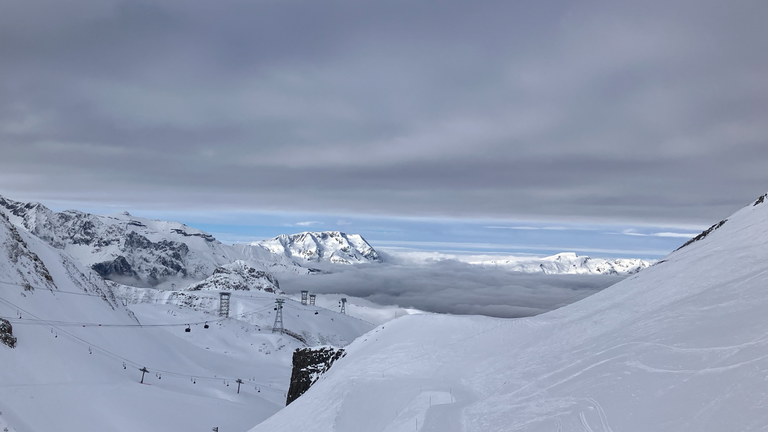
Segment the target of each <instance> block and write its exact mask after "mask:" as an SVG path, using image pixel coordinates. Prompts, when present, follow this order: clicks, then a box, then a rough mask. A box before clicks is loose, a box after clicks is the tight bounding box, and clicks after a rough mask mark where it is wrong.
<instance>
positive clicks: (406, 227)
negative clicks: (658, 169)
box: [57, 209, 706, 259]
mask: <svg viewBox="0 0 768 432" xmlns="http://www.w3.org/2000/svg"><path fill="white" fill-rule="evenodd" d="M57 210H60V209H57ZM86 211H89V212H93V213H97V214H106V213H117V212H118V210H117V209H86ZM131 214H133V215H134V216H139V217H146V218H150V219H161V220H171V221H178V222H182V223H185V224H187V225H189V226H191V227H194V228H198V229H201V230H203V231H206V232H209V233H211V234H213V235H214V236H215V237H216V238H217V239H219V240H221V241H222V242H224V243H251V242H256V241H259V240H263V239H267V238H272V237H275V236H277V235H279V234H292V233H297V232H302V231H343V232H348V233H356V234H361V235H362V236H363V237H364V238H365V239H366V240H368V242H369V243H371V245H373V246H374V247H375V248H377V249H384V250H386V249H400V250H403V249H405V250H416V251H434V252H444V253H453V254H462V253H465V254H485V255H494V254H498V255H521V256H547V255H553V254H556V253H559V252H576V253H577V254H579V255H590V256H593V257H604V258H622V257H624V258H644V259H659V258H661V257H663V256H665V255H666V254H668V253H669V252H671V251H673V250H675V249H676V248H678V247H679V246H680V245H681V244H682V243H684V242H685V241H686V240H687V239H688V238H691V237H693V236H695V235H697V234H698V233H699V232H701V230H702V229H703V228H706V227H697V226H685V227H679V226H677V227H676V226H663V225H632V224H610V223H564V222H557V223H546V222H537V221H529V220H528V221H526V220H518V221H514V220H488V219H452V218H423V217H388V216H360V215H333V214H317V213H282V212H218V211H191V212H162V211H152V210H146V211H143V210H137V209H131Z"/></svg>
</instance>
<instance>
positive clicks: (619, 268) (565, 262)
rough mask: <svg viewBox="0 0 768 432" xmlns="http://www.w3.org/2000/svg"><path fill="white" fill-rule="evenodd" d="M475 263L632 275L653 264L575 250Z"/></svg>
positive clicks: (542, 270)
mask: <svg viewBox="0 0 768 432" xmlns="http://www.w3.org/2000/svg"><path fill="white" fill-rule="evenodd" d="M473 264H477V265H482V266H496V267H502V268H504V269H507V270H509V271H516V272H523V273H545V274H609V275H631V274H635V273H637V272H639V271H640V270H643V269H645V268H648V267H650V266H651V263H650V262H648V261H643V260H641V259H632V258H619V259H604V258H590V257H588V256H578V255H576V254H575V253H573V252H564V253H559V254H557V255H553V256H549V257H545V258H539V259H530V258H520V259H518V260H492V261H481V262H474V263H473Z"/></svg>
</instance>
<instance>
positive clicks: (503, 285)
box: [280, 260, 624, 318]
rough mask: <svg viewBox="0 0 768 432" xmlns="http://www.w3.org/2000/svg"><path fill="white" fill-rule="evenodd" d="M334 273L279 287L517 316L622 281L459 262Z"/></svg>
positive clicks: (284, 281) (293, 278)
mask: <svg viewBox="0 0 768 432" xmlns="http://www.w3.org/2000/svg"><path fill="white" fill-rule="evenodd" d="M334 270H335V271H336V272H335V273H331V274H324V275H313V276H298V275H280V286H281V288H282V289H283V290H284V291H286V292H287V293H298V292H300V291H301V290H308V291H311V292H313V293H316V294H335V293H339V294H344V295H349V296H355V297H361V298H364V299H367V300H370V301H372V302H374V303H377V304H381V305H397V306H400V307H411V308H417V309H421V310H425V311H430V312H439V313H451V314H470V315H488V316H495V317H502V318H516V317H523V316H531V315H537V314H540V313H543V312H546V311H549V310H553V309H556V308H558V307H562V306H564V305H566V304H570V303H573V302H575V301H578V300H580V299H582V298H584V297H587V296H589V295H591V294H594V293H596V292H599V291H601V290H602V289H605V288H607V287H609V286H611V285H613V284H615V283H616V282H618V281H620V280H622V279H623V278H624V277H620V276H605V275H599V276H591V275H544V274H524V273H515V272H508V271H505V270H502V269H493V268H483V267H478V266H473V265H471V264H467V263H462V262H459V261H455V260H442V261H436V262H433V263H428V264H425V265H404V264H382V265H371V266H355V267H352V266H350V267H349V268H344V269H341V270H338V269H334Z"/></svg>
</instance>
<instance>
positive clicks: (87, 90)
mask: <svg viewBox="0 0 768 432" xmlns="http://www.w3.org/2000/svg"><path fill="white" fill-rule="evenodd" d="M766 16H768V2H765V1H764V0H755V1H742V0H729V1H711V0H695V1H693V0H692V1H678V0H644V1H589V0H585V1H578V2H574V1H564V0H559V1H508V0H504V1H494V0H488V1H468V0H463V1H456V0H440V1H436V0H420V1H412V0H387V1H359V0H355V1H333V0H330V1H317V0H311V1H309V0H308V1H293V0H279V1H278V0H274V1H272V0H218V1H215V2H211V1H202V0H184V1H171V0H152V1H151V2H150V1H141V0H131V1H113V0H75V1H68V2H62V1H60V0H24V1H11V0H5V1H0V194H2V195H4V196H7V197H9V198H12V199H17V200H39V201H43V202H45V203H46V204H48V205H51V206H52V207H57V206H58V207H59V208H69V207H75V208H91V209H108V208H115V209H118V208H119V209H120V210H122V209H131V210H133V211H139V212H142V211H143V212H145V214H148V215H151V214H153V213H152V212H155V213H154V214H159V213H161V212H172V211H173V212H180V214H181V216H180V217H177V218H176V219H177V220H182V221H187V220H190V221H192V220H195V221H200V220H202V219H204V217H203V216H200V215H201V214H202V212H207V213H206V215H211V214H215V215H218V216H215V217H212V219H211V220H210V221H209V223H219V224H221V223H228V224H230V225H256V224H257V223H255V222H254V221H253V218H254V217H256V216H254V215H264V214H276V213H275V212H279V214H282V215H287V216H285V217H284V219H285V221H288V222H290V224H295V223H305V222H313V221H314V222H323V220H322V219H321V218H322V217H325V218H326V219H328V220H330V219H331V218H333V220H334V221H336V220H344V218H345V217H348V218H354V217H357V218H365V217H373V216H376V217H379V218H393V219H391V220H401V219H398V218H426V219H424V220H431V219H429V218H443V219H445V220H451V221H459V222H456V223H459V224H460V223H464V222H462V221H468V220H473V221H474V220H501V221H542V222H545V221H546V222H549V221H554V222H568V223H579V224H614V225H622V224H623V225H626V226H631V227H635V226H657V227H659V228H660V229H658V230H656V231H657V232H663V231H664V230H662V229H661V228H663V227H694V228H696V229H698V228H699V227H701V226H705V225H709V224H711V223H713V222H715V221H717V220H720V219H722V218H723V217H725V216H728V215H729V214H730V213H732V212H733V211H735V210H736V209H738V208H739V207H741V206H743V205H745V204H747V203H748V202H749V201H751V200H753V199H755V198H756V197H757V196H758V195H760V194H762V193H763V192H765V190H768V170H766V169H765V167H766V165H768V145H767V144H768V143H767V142H766V137H768V121H766V119H768V55H766V53H768V26H766V25H765V17H766ZM185 212H186V213H185ZM270 212H271V213H270ZM292 214H295V216H291V215H292ZM185 215H186V216H185ZM237 215H241V216H242V217H243V218H245V217H249V218H251V219H250V220H249V221H247V222H246V221H245V219H241V220H239V221H237V220H229V221H228V222H226V221H224V219H226V218H230V219H232V218H235V217H236V216H237ZM243 215H245V216H243ZM328 215H331V216H328ZM185 218H186V219H185ZM217 218H218V219H217ZM288 222H285V223H288ZM393 223H394V222H393ZM330 224H331V222H327V224H326V225H325V227H326V228H327V227H328V226H329V225H330ZM279 225H280V224H279V223H278V224H276V225H275V226H279ZM342 225H343V224H342ZM481 225H482V226H487V225H489V224H488V223H485V224H481ZM294 226H298V225H294ZM305 226H308V225H305ZM510 226H515V225H514V224H512V225H510ZM574 228H578V227H574ZM622 229H636V228H627V227H624V228H622ZM299 230H300V229H299ZM288 231H290V230H288ZM294 231H295V230H294ZM650 234H653V233H650ZM678 234H679V233H678ZM678 240H679V239H678ZM675 241H677V240H675ZM672 246H673V244H672V243H670V244H669V245H668V246H665V248H666V250H668V249H669V248H672ZM649 247H650V246H649ZM653 247H655V246H653Z"/></svg>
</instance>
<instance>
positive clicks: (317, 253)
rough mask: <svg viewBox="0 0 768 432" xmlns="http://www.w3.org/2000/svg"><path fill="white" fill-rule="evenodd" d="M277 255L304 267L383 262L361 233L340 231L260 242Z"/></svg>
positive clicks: (282, 237) (289, 236) (305, 234)
mask: <svg viewBox="0 0 768 432" xmlns="http://www.w3.org/2000/svg"><path fill="white" fill-rule="evenodd" d="M258 245H259V246H261V247H262V248H264V249H266V250H268V251H270V252H271V253H273V254H276V255H283V256H285V257H288V258H291V259H293V260H294V261H297V262H299V263H300V264H324V263H325V264H362V263H372V262H381V258H380V257H379V254H378V253H377V252H376V250H374V249H373V247H372V246H371V245H370V244H368V242H367V241H365V239H364V238H363V237H362V236H360V235H359V234H346V233H343V232H339V231H325V232H302V233H298V234H291V235H285V234H281V235H279V236H277V237H275V238H273V239H269V240H264V241H261V242H259V243H258Z"/></svg>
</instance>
